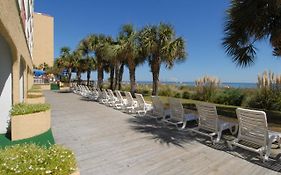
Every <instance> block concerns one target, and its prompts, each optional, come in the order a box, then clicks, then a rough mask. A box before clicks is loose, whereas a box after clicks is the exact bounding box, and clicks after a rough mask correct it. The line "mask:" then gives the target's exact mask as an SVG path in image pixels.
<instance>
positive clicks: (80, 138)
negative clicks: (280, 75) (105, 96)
mask: <svg viewBox="0 0 281 175" xmlns="http://www.w3.org/2000/svg"><path fill="white" fill-rule="evenodd" d="M45 95H46V99H47V102H48V103H50V104H51V105H52V128H53V129H52V130H53V133H54V137H55V140H56V142H57V143H58V144H63V145H65V146H67V147H69V148H71V149H72V150H73V151H74V152H75V154H76V157H77V161H78V165H79V169H80V171H81V174H82V175H84V174H85V175H88V174H89V175H92V174H103V175H106V174H110V175H112V174H122V175H123V174H128V175H131V174H134V175H142V174H153V175H155V174H166V175H170V174H177V175H180V174H192V175H196V174H197V175H201V174H216V175H223V174H227V175H231V174H245V175H248V174H272V175H273V174H279V173H278V172H277V171H272V170H271V169H270V168H265V167H266V166H265V167H263V166H259V165H257V164H255V163H253V162H251V161H247V160H244V159H242V158H239V157H237V156H234V155H232V154H230V153H229V152H227V151H224V150H220V149H215V148H212V147H211V146H210V145H208V144H204V143H201V142H199V141H196V140H195V139H193V138H191V137H189V136H187V135H186V134H185V133H182V132H178V131H175V130H173V129H168V128H165V127H164V126H161V125H160V124H157V123H156V124H155V125H154V124H153V123H151V124H150V123H149V122H147V121H141V120H139V119H135V118H133V117H132V116H131V115H128V114H124V113H122V112H120V111H116V110H114V109H111V108H109V107H106V106H104V105H101V104H98V103H96V102H91V101H85V100H82V99H81V97H80V96H78V95H75V94H72V93H56V92H51V91H46V92H45ZM274 166H276V167H277V170H278V167H281V163H280V162H279V163H274ZM280 170H281V168H280Z"/></svg>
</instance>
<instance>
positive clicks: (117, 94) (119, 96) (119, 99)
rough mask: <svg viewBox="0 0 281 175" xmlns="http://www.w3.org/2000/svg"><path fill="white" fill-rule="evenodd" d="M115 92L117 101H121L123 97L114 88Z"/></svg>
mask: <svg viewBox="0 0 281 175" xmlns="http://www.w3.org/2000/svg"><path fill="white" fill-rule="evenodd" d="M115 93H116V97H117V99H118V101H120V102H123V101H124V99H123V97H122V95H121V93H120V91H118V90H116V91H115Z"/></svg>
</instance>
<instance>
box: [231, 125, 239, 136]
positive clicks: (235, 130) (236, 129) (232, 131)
mask: <svg viewBox="0 0 281 175" xmlns="http://www.w3.org/2000/svg"><path fill="white" fill-rule="evenodd" d="M233 128H234V130H233ZM229 131H230V133H231V134H232V135H235V134H236V133H237V131H238V125H235V126H234V127H231V128H229Z"/></svg>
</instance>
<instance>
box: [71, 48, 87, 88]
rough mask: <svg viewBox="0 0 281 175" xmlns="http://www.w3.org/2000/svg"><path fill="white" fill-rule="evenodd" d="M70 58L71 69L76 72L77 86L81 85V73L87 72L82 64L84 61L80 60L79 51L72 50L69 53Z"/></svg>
mask: <svg viewBox="0 0 281 175" xmlns="http://www.w3.org/2000/svg"><path fill="white" fill-rule="evenodd" d="M71 56H72V58H73V68H74V69H75V72H76V77H77V81H78V84H80V83H81V73H83V72H85V71H86V70H87V68H86V64H84V62H85V61H84V60H83V59H82V53H81V51H80V50H74V51H73V52H72V53H71Z"/></svg>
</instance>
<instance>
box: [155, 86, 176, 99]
mask: <svg viewBox="0 0 281 175" xmlns="http://www.w3.org/2000/svg"><path fill="white" fill-rule="evenodd" d="M158 95H159V96H167V97H172V96H173V91H172V89H171V88H170V87H169V86H164V87H162V88H160V89H159V91H158Z"/></svg>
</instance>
